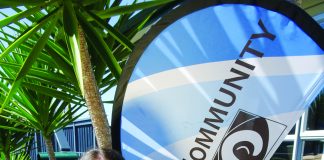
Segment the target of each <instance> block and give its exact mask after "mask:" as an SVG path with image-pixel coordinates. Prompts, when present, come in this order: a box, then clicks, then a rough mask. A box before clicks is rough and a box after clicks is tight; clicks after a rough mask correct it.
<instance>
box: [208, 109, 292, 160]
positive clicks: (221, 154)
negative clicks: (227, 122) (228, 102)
mask: <svg viewBox="0 0 324 160" xmlns="http://www.w3.org/2000/svg"><path fill="white" fill-rule="evenodd" d="M285 128H286V126H284V125H282V124H280V123H277V122H274V121H271V120H268V119H266V118H263V117H260V116H257V115H254V114H251V113H248V112H246V111H242V110H240V111H239V112H238V114H237V115H236V117H235V118H234V120H233V122H232V124H231V126H230V127H229V129H228V130H227V132H226V134H225V136H224V138H223V140H222V142H221V144H220V146H219V147H218V149H217V152H216V154H215V156H214V160H229V159H230V160H262V159H265V157H266V155H267V153H268V152H269V151H270V149H271V148H272V146H270V147H269V145H270V144H271V145H273V144H274V142H271V141H273V140H277V139H278V138H279V137H275V138H274V137H270V136H269V135H270V134H269V133H271V129H281V130H282V131H284V129H285ZM279 136H280V135H279Z"/></svg>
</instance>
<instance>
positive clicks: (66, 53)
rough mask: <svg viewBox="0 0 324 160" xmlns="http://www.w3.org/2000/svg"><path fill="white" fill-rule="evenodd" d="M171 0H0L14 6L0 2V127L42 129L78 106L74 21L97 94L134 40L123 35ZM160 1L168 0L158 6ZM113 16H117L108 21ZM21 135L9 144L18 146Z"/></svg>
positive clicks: (22, 131) (116, 73)
mask: <svg viewBox="0 0 324 160" xmlns="http://www.w3.org/2000/svg"><path fill="white" fill-rule="evenodd" d="M169 2H172V3H169ZM179 2H181V0H152V1H147V2H141V3H136V1H135V2H134V3H133V4H132V5H125V6H120V3H121V1H119V0H116V1H113V2H111V3H110V1H106V0H83V1H79V0H50V1H43V0H24V1H21V0H10V1H8V0H0V8H12V9H13V10H14V12H16V13H14V14H12V15H6V14H5V13H4V12H3V10H0V14H2V15H3V16H5V18H3V19H2V20H0V50H1V52H0V90H1V91H0V106H1V108H0V118H1V119H3V122H1V123H0V134H1V133H2V130H3V133H6V134H8V135H9V134H13V137H15V136H14V135H17V137H18V138H17V139H19V136H18V134H16V133H19V135H20V138H21V136H22V137H24V136H27V137H28V134H27V133H31V129H33V131H34V129H36V130H39V131H41V133H42V134H43V136H50V135H51V134H52V133H53V132H54V131H55V130H57V129H60V128H62V127H64V126H66V125H67V124H69V123H70V122H72V121H74V120H75V119H76V118H77V117H78V116H80V115H81V114H82V113H81V114H78V115H77V114H76V113H78V110H79V109H80V108H81V107H84V100H83V95H84V94H85V91H83V85H84V84H83V80H82V75H83V73H82V71H81V69H80V65H82V63H81V59H80V45H81V44H80V39H79V32H80V30H79V29H78V27H81V28H82V30H83V31H84V33H85V36H86V41H87V44H86V45H87V46H88V51H89V54H90V56H91V61H92V68H90V69H91V70H92V71H93V72H94V74H95V78H96V82H97V85H98V87H99V89H100V92H101V94H104V93H105V92H107V91H108V90H109V89H111V88H112V87H113V86H115V85H116V84H117V81H118V80H119V78H120V75H121V71H122V67H123V66H124V64H125V62H126V61H127V58H128V56H129V54H130V53H131V51H132V49H133V48H134V44H133V43H134V41H131V39H134V37H135V35H136V34H137V33H138V32H139V31H141V30H142V29H143V28H144V27H145V26H147V25H149V23H152V22H154V21H155V20H156V19H157V18H158V17H159V14H158V13H164V12H165V11H167V10H170V9H172V8H173V7H174V6H175V5H177V3H179ZM167 3H169V4H172V5H166V6H162V5H164V4H167ZM18 6H23V7H18ZM113 16H115V17H116V18H117V19H118V20H117V21H116V22H115V23H112V24H110V23H108V22H110V21H111V18H112V17H113ZM12 33H14V34H12ZM82 45H84V44H82ZM0 136H1V135H0ZM27 140H28V138H26V141H25V140H24V141H23V140H21V141H17V144H19V145H20V146H26V144H27V142H28V141H27ZM0 142H4V139H2V141H1V140H0ZM12 142H16V141H12ZM18 142H19V143H18ZM9 150H10V151H14V150H17V148H16V149H15V148H9ZM0 152H3V153H5V152H4V150H3V149H2V150H1V149H0ZM22 156H23V155H22Z"/></svg>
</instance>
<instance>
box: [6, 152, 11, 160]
mask: <svg viewBox="0 0 324 160" xmlns="http://www.w3.org/2000/svg"><path fill="white" fill-rule="evenodd" d="M5 159H6V160H10V151H9V152H6V153H5Z"/></svg>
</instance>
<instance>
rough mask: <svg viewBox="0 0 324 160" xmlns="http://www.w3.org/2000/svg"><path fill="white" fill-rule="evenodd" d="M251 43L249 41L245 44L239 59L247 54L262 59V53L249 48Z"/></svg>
mask: <svg viewBox="0 0 324 160" xmlns="http://www.w3.org/2000/svg"><path fill="white" fill-rule="evenodd" d="M251 43H252V41H251V40H249V41H248V42H247V43H246V44H245V46H244V48H243V50H242V52H241V53H240V57H241V58H242V57H243V55H244V53H246V52H248V53H252V54H254V55H255V56H257V57H260V58H262V57H263V53H262V52H259V51H257V50H255V49H253V48H250V47H249V46H250V44H251Z"/></svg>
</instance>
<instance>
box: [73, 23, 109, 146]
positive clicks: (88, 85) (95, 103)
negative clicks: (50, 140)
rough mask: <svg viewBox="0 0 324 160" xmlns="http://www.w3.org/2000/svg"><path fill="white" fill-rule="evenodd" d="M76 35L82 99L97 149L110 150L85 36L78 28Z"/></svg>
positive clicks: (107, 126) (103, 111)
mask: <svg viewBox="0 0 324 160" xmlns="http://www.w3.org/2000/svg"><path fill="white" fill-rule="evenodd" d="M78 33H79V38H80V57H81V64H82V66H81V68H82V73H83V76H82V80H83V86H84V88H83V89H84V99H85V101H86V104H87V106H88V110H89V114H90V118H91V122H92V125H93V128H94V131H95V134H96V138H97V142H98V146H99V148H101V149H111V148H112V144H111V143H112V142H111V132H110V128H109V123H108V119H107V116H106V112H105V109H104V105H103V103H102V100H101V96H100V94H99V89H98V86H97V82H96V80H95V77H94V73H93V70H92V66H91V61H90V55H89V52H88V47H87V42H86V40H85V35H84V32H83V30H82V28H81V27H80V26H79V27H78Z"/></svg>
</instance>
